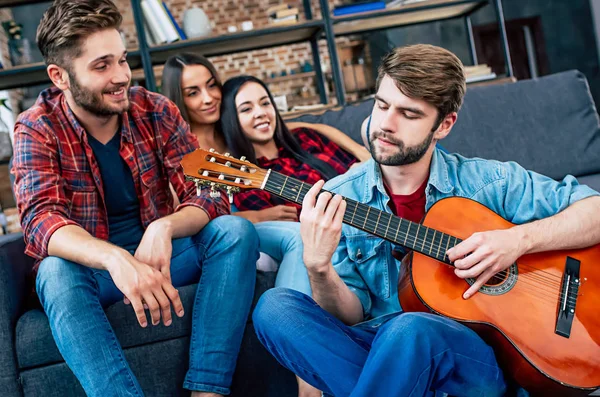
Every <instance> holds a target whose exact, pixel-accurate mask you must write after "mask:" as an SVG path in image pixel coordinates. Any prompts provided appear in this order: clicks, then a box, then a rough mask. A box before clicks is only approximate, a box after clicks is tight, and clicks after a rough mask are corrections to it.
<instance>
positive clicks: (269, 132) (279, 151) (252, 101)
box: [221, 76, 357, 397]
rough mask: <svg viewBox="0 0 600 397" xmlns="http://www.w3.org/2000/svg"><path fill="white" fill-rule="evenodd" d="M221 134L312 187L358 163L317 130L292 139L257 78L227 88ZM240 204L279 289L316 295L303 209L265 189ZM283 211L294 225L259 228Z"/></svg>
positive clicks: (237, 148)
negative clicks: (263, 216) (265, 216)
mask: <svg viewBox="0 0 600 397" xmlns="http://www.w3.org/2000/svg"><path fill="white" fill-rule="evenodd" d="M221 130H222V131H223V133H224V135H225V140H226V143H227V147H228V148H229V149H230V151H231V153H232V155H233V156H235V157H238V158H239V157H241V156H246V158H247V159H248V161H250V162H252V163H255V164H257V165H258V166H260V167H262V168H270V169H272V170H273V171H277V172H279V173H281V174H284V175H290V176H293V177H294V178H297V179H300V180H302V181H304V182H306V183H309V184H314V183H316V182H317V181H319V180H320V179H325V180H328V179H330V178H333V177H335V176H337V175H339V174H343V173H345V172H346V171H347V170H348V169H349V168H350V167H351V166H352V165H353V164H355V163H356V162H357V159H356V158H355V157H354V156H352V155H351V154H349V153H348V152H346V151H345V150H343V149H342V148H340V147H339V146H338V145H337V144H335V143H334V142H332V141H330V140H329V139H327V138H326V137H324V136H323V135H321V134H319V133H318V132H317V131H315V130H313V129H309V128H298V129H295V130H294V131H293V133H292V132H291V131H290V130H289V129H288V127H287V126H286V124H285V123H284V122H283V119H282V118H281V115H280V114H279V111H278V110H277V107H276V106H275V103H274V101H273V97H272V95H271V93H270V92H269V90H268V88H267V87H266V85H265V84H264V83H263V82H262V81H261V80H259V79H257V78H255V77H252V76H239V77H234V78H232V79H230V80H228V81H227V82H226V83H225V85H224V86H223V103H222V105H221ZM234 204H235V207H236V208H237V210H238V211H239V212H237V213H236V214H237V215H240V216H243V217H245V218H247V219H249V220H251V221H253V222H255V227H256V231H257V232H258V236H259V240H260V251H261V252H264V253H267V254H268V255H269V256H271V257H273V258H274V259H275V260H276V261H278V262H280V265H279V270H278V273H277V278H276V281H275V286H276V287H287V288H292V289H295V290H297V291H300V292H302V293H305V294H307V295H311V288H310V283H309V280H308V273H307V271H306V268H305V267H304V263H303V260H302V254H303V245H302V239H301V238H300V223H298V222H297V219H298V213H299V210H300V206H299V205H296V204H293V203H290V202H287V201H284V200H283V199H280V198H278V197H276V196H274V195H271V194H270V193H268V192H266V191H264V190H259V189H255V190H249V191H243V192H241V193H238V194H236V195H235V196H234ZM281 208H283V209H285V211H287V213H288V214H289V215H288V218H287V219H285V220H288V221H292V222H282V221H268V222H260V218H258V222H257V218H256V214H257V213H260V212H261V211H262V212H264V211H280V209H281ZM298 382H299V387H300V390H299V393H300V395H301V396H303V397H304V396H318V395H320V392H318V391H317V390H316V389H314V388H313V387H312V386H310V385H308V384H306V383H304V382H303V381H301V380H300V379H298Z"/></svg>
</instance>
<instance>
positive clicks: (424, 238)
mask: <svg viewBox="0 0 600 397" xmlns="http://www.w3.org/2000/svg"><path fill="white" fill-rule="evenodd" d="M428 231H429V228H428V227H426V228H425V236H423V244H421V252H425V242H426V241H427V232H428Z"/></svg>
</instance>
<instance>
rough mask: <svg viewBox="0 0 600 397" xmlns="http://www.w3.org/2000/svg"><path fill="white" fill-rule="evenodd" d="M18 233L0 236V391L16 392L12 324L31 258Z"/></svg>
mask: <svg viewBox="0 0 600 397" xmlns="http://www.w3.org/2000/svg"><path fill="white" fill-rule="evenodd" d="M24 252H25V242H24V241H23V235H22V234H21V233H15V234H9V235H6V236H0V395H2V396H19V395H21V394H22V391H21V387H20V385H19V381H18V379H19V375H18V369H17V360H16V356H15V348H14V346H15V326H16V322H17V320H18V318H19V317H20V315H21V314H22V312H23V310H24V309H25V303H26V301H27V298H28V297H29V296H30V292H31V285H30V284H29V283H28V282H27V280H28V276H29V274H30V273H31V269H32V267H33V263H34V261H33V259H32V258H30V257H28V256H26V255H25V254H24Z"/></svg>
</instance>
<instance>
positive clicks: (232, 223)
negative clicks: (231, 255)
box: [205, 215, 258, 257]
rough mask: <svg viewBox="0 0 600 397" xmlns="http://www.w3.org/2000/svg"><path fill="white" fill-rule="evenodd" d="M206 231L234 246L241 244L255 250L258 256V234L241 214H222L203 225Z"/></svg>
mask: <svg viewBox="0 0 600 397" xmlns="http://www.w3.org/2000/svg"><path fill="white" fill-rule="evenodd" d="M205 229H206V232H208V233H211V234H214V235H216V236H218V240H219V241H222V242H224V243H227V244H228V245H233V246H235V247H237V246H239V245H243V246H244V247H246V248H245V249H247V247H252V248H254V249H255V250H256V254H257V257H258V234H257V233H256V229H255V228H254V225H253V224H252V222H250V221H249V220H247V219H244V218H242V217H241V216H234V215H222V216H219V217H218V218H215V219H213V220H211V221H210V222H209V223H208V224H207V225H206V226H205Z"/></svg>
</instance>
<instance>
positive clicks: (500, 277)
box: [484, 271, 508, 286]
mask: <svg viewBox="0 0 600 397" xmlns="http://www.w3.org/2000/svg"><path fill="white" fill-rule="evenodd" d="M507 277H508V272H506V271H503V272H500V273H496V274H495V275H494V276H492V278H490V279H489V280H488V282H487V283H485V284H484V285H488V286H496V285H500V284H502V283H503V282H504V281H506V278H507Z"/></svg>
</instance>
